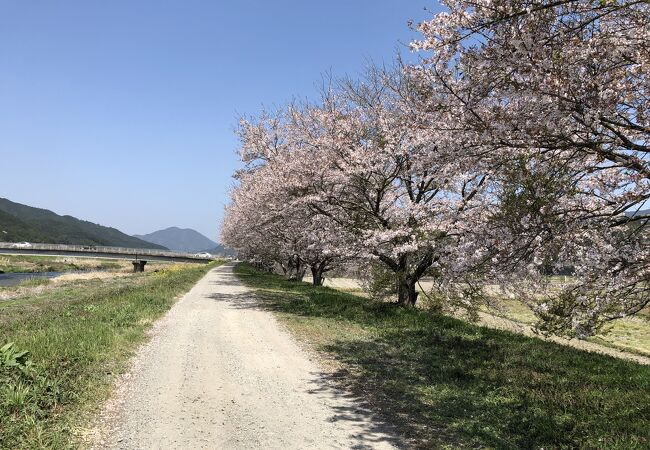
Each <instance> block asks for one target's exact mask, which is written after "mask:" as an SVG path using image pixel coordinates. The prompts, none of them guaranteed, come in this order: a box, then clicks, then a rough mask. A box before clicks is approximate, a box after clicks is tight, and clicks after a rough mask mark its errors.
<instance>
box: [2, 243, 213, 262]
mask: <svg viewBox="0 0 650 450" xmlns="http://www.w3.org/2000/svg"><path fill="white" fill-rule="evenodd" d="M12 251H13V252H16V253H22V254H30V253H43V254H48V253H49V254H57V253H60V254H65V255H70V254H75V253H78V254H84V255H92V256H95V255H97V256H100V257H101V256H102V255H107V256H110V257H120V256H123V257H125V258H126V257H134V258H135V259H142V258H149V259H156V260H169V261H193V262H209V261H211V259H210V258H200V257H197V256H194V254H192V253H184V252H173V251H169V250H157V249H149V248H127V247H108V246H101V245H67V244H42V243H29V244H27V245H25V246H21V244H20V243H15V242H0V252H4V253H8V252H12Z"/></svg>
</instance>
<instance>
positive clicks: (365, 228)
mask: <svg viewBox="0 0 650 450" xmlns="http://www.w3.org/2000/svg"><path fill="white" fill-rule="evenodd" d="M414 87H415V86H414V85H413V84H411V83H410V81H409V80H408V79H406V78H404V77H402V76H401V74H400V72H399V71H398V72H386V71H380V70H375V71H373V72H370V73H369V76H368V77H367V78H366V79H365V80H364V81H362V82H359V83H354V82H347V83H343V84H342V85H341V86H338V87H336V88H334V89H330V90H329V91H327V92H326V93H325V95H324V96H323V99H322V102H321V103H320V104H318V105H303V106H301V107H296V106H295V105H294V106H291V107H289V108H287V110H286V111H285V112H284V113H283V114H280V115H276V116H274V117H273V118H270V117H269V116H268V115H263V116H262V118H261V119H260V120H259V121H257V122H256V123H251V122H244V123H242V135H245V136H246V137H245V138H244V139H243V142H245V145H244V147H245V148H244V149H243V150H242V155H243V159H244V160H245V161H247V162H248V163H249V164H250V165H251V166H252V167H253V168H257V169H253V170H255V171H256V175H258V174H262V173H263V174H265V175H264V176H265V177H266V180H265V181H264V182H263V183H264V184H266V185H268V186H273V189H274V190H276V195H281V196H282V195H288V197H287V198H286V199H285V200H283V202H282V203H283V204H285V205H292V207H295V208H297V209H299V210H301V211H310V214H311V215H310V216H309V217H310V220H311V221H312V224H315V225H316V226H315V227H311V228H310V230H311V232H310V233H314V232H316V231H318V232H320V235H319V242H321V245H322V248H323V249H325V250H327V251H328V252H329V254H335V255H338V257H339V258H341V257H345V258H356V259H357V260H358V261H363V260H364V259H372V260H376V261H379V262H380V263H382V264H384V265H385V266H386V267H387V268H388V270H390V271H392V273H393V274H394V277H395V282H396V284H397V291H398V299H397V302H398V304H401V305H414V304H415V303H416V301H417V297H418V291H417V289H416V284H417V283H418V281H419V280H420V278H421V277H423V276H424V275H425V274H428V275H434V274H437V275H438V278H439V279H440V280H442V279H451V278H452V277H451V275H452V274H453V275H460V274H463V273H464V272H463V270H462V268H464V267H465V266H466V265H467V264H468V262H469V261H472V260H474V259H476V258H477V255H480V254H481V251H482V247H481V246H480V245H478V244H477V242H476V240H472V239H471V238H470V236H475V235H477V233H476V230H477V228H478V227H479V223H480V221H481V218H482V211H484V210H485V208H486V207H488V204H487V202H485V201H483V191H484V189H485V187H486V186H487V185H488V183H486V180H487V179H488V177H487V175H486V174H485V173H484V172H483V171H482V170H481V167H479V166H477V161H480V159H479V158H473V157H472V158H470V157H469V156H470V155H468V154H466V153H465V147H464V143H463V140H462V137H460V136H454V135H453V134H452V132H451V130H449V129H447V128H446V127H438V126H436V123H437V122H438V121H444V120H446V119H447V117H446V116H445V114H446V112H445V107H444V105H443V104H442V100H441V103H440V104H439V105H438V107H437V108H434V109H433V110H431V111H424V112H423V111H420V110H419V109H418V108H415V107H414V98H413V97H414V96H418V95H420V94H419V93H418V92H417V91H415V90H413V89H414ZM427 106H428V105H427ZM471 156H473V155H471ZM259 167H263V169H259ZM277 190H282V191H283V194H277ZM448 286H451V283H449V284H448ZM466 302H467V305H465V306H470V305H471V302H470V301H469V297H468V298H467V299H466Z"/></svg>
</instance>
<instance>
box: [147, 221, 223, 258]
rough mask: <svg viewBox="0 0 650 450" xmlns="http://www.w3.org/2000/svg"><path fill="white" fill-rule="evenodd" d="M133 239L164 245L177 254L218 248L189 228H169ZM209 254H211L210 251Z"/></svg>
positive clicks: (215, 244)
mask: <svg viewBox="0 0 650 450" xmlns="http://www.w3.org/2000/svg"><path fill="white" fill-rule="evenodd" d="M135 237H137V238H138V239H142V240H143V241H147V242H153V243H154V244H159V245H164V246H165V247H167V248H169V249H170V250H175V251H177V252H188V253H196V252H202V251H210V249H216V248H219V247H220V246H219V244H217V243H216V242H214V241H213V240H211V239H209V238H207V237H205V236H204V235H202V234H201V233H199V232H198V231H196V230H192V229H191V228H178V227H170V228H165V229H164V230H158V231H154V232H153V233H149V234H144V235H140V234H136V235H135ZM221 248H222V251H221V252H219V253H223V247H221ZM210 253H212V252H211V251H210ZM215 254H216V252H215Z"/></svg>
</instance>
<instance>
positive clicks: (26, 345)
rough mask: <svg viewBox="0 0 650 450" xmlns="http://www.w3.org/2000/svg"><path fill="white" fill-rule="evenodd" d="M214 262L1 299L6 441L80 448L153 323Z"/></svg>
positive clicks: (0, 402) (1, 423)
mask: <svg viewBox="0 0 650 450" xmlns="http://www.w3.org/2000/svg"><path fill="white" fill-rule="evenodd" d="M218 264H220V262H214V263H211V264H208V265H169V266H167V268H166V269H162V270H159V271H158V272H155V273H154V272H148V273H144V274H132V275H130V276H127V277H118V278H114V279H108V280H99V279H91V280H83V281H73V282H69V283H64V284H62V285H61V286H60V287H57V288H56V289H51V290H48V291H46V292H42V293H36V294H34V295H31V296H27V297H19V298H12V299H11V300H6V301H2V302H0V347H1V348H0V448H12V449H27V448H29V449H32V448H56V449H63V448H74V447H76V446H77V445H78V444H79V442H80V440H81V438H82V436H81V435H82V434H83V433H82V432H81V431H80V430H82V429H83V426H84V425H85V424H86V421H87V420H88V419H87V418H88V417H91V413H92V412H94V411H95V410H96V409H97V407H98V405H100V404H101V402H102V401H103V400H105V399H106V398H107V396H108V395H109V393H110V390H111V384H112V381H113V380H114V378H115V376H116V375H117V374H119V373H121V372H122V371H123V370H124V369H125V367H126V365H127V362H128V360H129V358H130V357H131V356H132V354H133V352H134V350H135V349H136V347H137V346H138V345H139V344H140V343H142V342H143V341H144V340H145V338H146V330H147V329H148V328H149V327H150V326H151V324H152V323H153V322H154V321H155V320H156V319H157V318H158V317H160V316H161V315H162V314H163V313H164V312H165V311H167V310H168V309H169V308H170V307H171V305H172V304H173V303H174V300H175V299H176V298H177V296H178V295H179V294H182V293H184V292H186V291H187V290H189V289H190V288H191V287H192V285H194V284H195V283H196V281H197V280H198V279H199V278H201V277H202V276H203V275H204V274H205V273H206V272H207V270H209V269H210V268H212V267H215V265H218Z"/></svg>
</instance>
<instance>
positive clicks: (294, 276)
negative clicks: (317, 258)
mask: <svg viewBox="0 0 650 450" xmlns="http://www.w3.org/2000/svg"><path fill="white" fill-rule="evenodd" d="M288 266H289V270H288V277H287V278H288V279H289V281H302V279H303V278H304V277H305V272H306V271H307V267H306V266H305V264H304V262H303V261H302V259H301V258H300V256H298V255H294V256H292V257H291V258H289V264H288Z"/></svg>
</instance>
